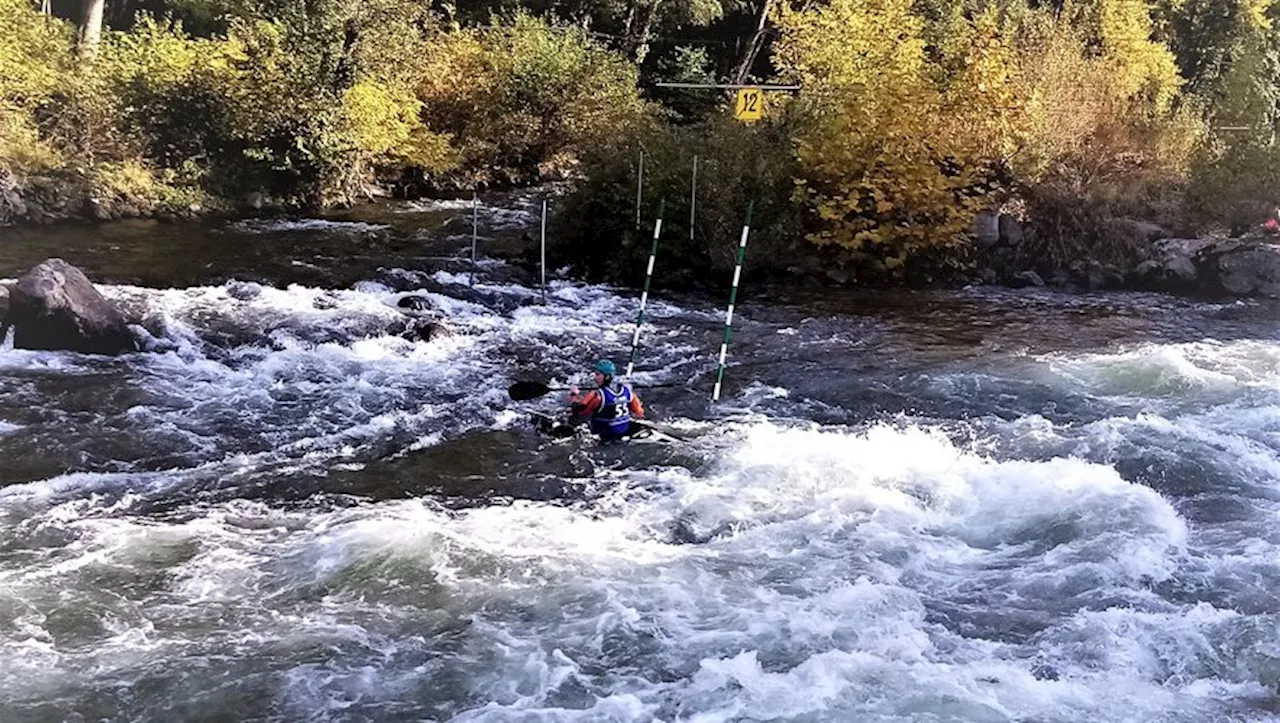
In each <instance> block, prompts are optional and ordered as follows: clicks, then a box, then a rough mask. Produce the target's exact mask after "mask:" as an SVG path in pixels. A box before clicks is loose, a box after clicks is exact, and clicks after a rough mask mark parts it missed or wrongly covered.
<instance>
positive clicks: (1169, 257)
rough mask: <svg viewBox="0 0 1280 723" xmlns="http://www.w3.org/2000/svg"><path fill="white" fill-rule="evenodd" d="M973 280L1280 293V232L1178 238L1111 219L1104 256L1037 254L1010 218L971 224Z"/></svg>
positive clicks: (1208, 294)
mask: <svg viewBox="0 0 1280 723" xmlns="http://www.w3.org/2000/svg"><path fill="white" fill-rule="evenodd" d="M975 226H976V229H975V238H976V240H977V242H978V249H979V250H978V265H977V271H976V272H975V278H974V280H975V281H976V282H978V283H984V284H996V285H1005V286H1013V287H1018V288H1021V287H1028V286H1049V287H1054V288H1061V289H1080V290H1089V291H1098V290H1132V291H1155V292H1163V293H1169V294H1177V295H1182V296H1195V297H1205V298H1224V297H1260V298H1280V237H1276V236H1270V235H1263V234H1254V235H1247V236H1242V237H1237V238H1230V237H1205V238H1176V237H1173V236H1172V235H1171V234H1170V233H1168V232H1167V231H1165V230H1164V229H1162V228H1161V227H1159V226H1156V225H1154V224H1150V223H1145V222H1141V221H1134V220H1130V219H1117V220H1116V222H1115V229H1114V230H1113V233H1114V236H1115V239H1116V240H1114V241H1113V243H1115V244H1117V245H1119V246H1121V247H1122V248H1121V250H1120V252H1119V253H1111V254H1108V256H1109V259H1108V261H1099V260H1096V259H1092V258H1089V259H1077V260H1074V261H1071V262H1069V263H1067V264H1066V265H1065V266H1057V267H1053V266H1049V265H1046V264H1045V263H1044V262H1043V261H1042V256H1041V255H1040V254H1039V253H1038V247H1037V246H1036V244H1035V240H1034V238H1033V237H1032V236H1031V234H1030V233H1029V232H1024V230H1023V228H1022V225H1021V224H1020V223H1019V222H1018V221H1017V220H1016V219H1013V218H1010V217H1007V216H1000V217H997V218H995V219H992V218H986V219H982V218H980V219H979V223H978V224H975Z"/></svg>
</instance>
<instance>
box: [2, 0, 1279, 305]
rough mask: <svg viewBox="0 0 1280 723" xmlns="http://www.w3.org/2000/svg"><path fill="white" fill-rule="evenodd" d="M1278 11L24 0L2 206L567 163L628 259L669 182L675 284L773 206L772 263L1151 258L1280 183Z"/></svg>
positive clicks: (516, 173)
mask: <svg viewBox="0 0 1280 723" xmlns="http://www.w3.org/2000/svg"><path fill="white" fill-rule="evenodd" d="M1277 17H1280V6H1273V5H1272V4H1271V3H1270V2H1267V1H1266V0H1227V1H1225V2H1224V1H1223V0H1214V1H1212V2H1209V1H1206V0H1156V1H1147V0H1087V1H1080V2H1078V1H1073V0H1068V1H1066V2H1048V3H1040V2H1029V1H1028V0H1001V1H993V2H983V1H980V0H826V1H824V2H775V1H773V0H669V1H667V2H658V1H657V0H576V1H574V2H567V1H565V0H540V1H538V2H533V1H532V0H523V1H511V0H495V1H493V2H467V3H462V4H449V3H434V4H433V3H429V2H417V1H414V0H360V1H358V0H278V1H272V2H268V1H267V0H105V2H104V0H84V2H79V1H77V2H67V3H60V2H53V3H48V2H46V3H38V2H33V1H31V0H0V223H3V222H9V223H12V222H24V221H39V220H42V219H56V218H65V217H69V216H77V215H85V214H89V215H93V216H96V217H98V218H116V217H123V216H147V215H165V214H191V213H198V212H203V211H206V210H226V211H229V212H231V211H239V210H243V208H244V207H246V206H247V207H252V208H264V207H277V208H296V209H314V208H321V207H327V206H333V205H341V204H348V203H352V202H354V201H357V200H359V199H360V198H362V197H368V196H371V195H373V194H375V193H382V192H385V191H386V190H388V189H390V190H391V191H393V192H395V193H399V194H402V195H411V194H421V193H427V192H438V191H447V190H467V189H473V188H486V187H493V186H498V185H520V184H530V183H538V182H542V181H546V180H553V179H565V180H569V181H571V182H572V183H571V186H570V187H571V189H572V191H571V193H570V195H569V196H568V197H567V198H566V199H564V200H563V201H562V202H557V204H555V205H556V206H557V207H558V208H559V209H560V212H559V213H558V215H557V218H556V223H555V225H554V227H553V231H554V233H553V238H554V239H555V242H556V243H555V246H554V248H553V254H554V255H555V256H557V257H559V258H561V259H568V260H573V261H575V262H576V263H579V264H581V265H583V266H585V268H586V270H587V271H588V272H591V273H594V274H598V275H604V276H607V277H612V278H618V279H628V278H634V276H635V274H636V273H638V272H639V271H641V270H642V269H643V262H642V261H638V259H641V258H642V257H643V255H644V254H645V253H646V252H647V236H648V234H649V225H648V223H649V220H650V219H651V218H652V216H653V214H654V212H655V211H656V206H657V202H658V201H659V200H660V199H665V200H666V201H667V204H666V206H667V209H668V214H667V215H668V229H669V230H668V232H667V233H666V234H665V235H664V254H665V255H666V256H665V257H664V258H665V259H666V260H665V261H664V268H667V269H670V270H671V271H670V273H669V274H668V275H667V278H666V279H663V281H666V282H669V283H670V282H681V281H687V282H691V283H696V281H697V279H698V274H700V273H701V272H702V271H703V270H704V269H706V268H722V267H726V266H728V265H729V264H731V260H732V258H733V248H734V246H735V245H736V240H737V239H736V236H737V229H738V228H739V227H740V226H741V223H742V220H743V215H744V213H745V209H746V207H747V205H748V204H749V203H751V202H754V204H755V224H754V225H755V227H756V232H755V235H754V236H753V249H754V251H753V256H752V258H753V259H755V260H756V261H755V262H754V263H753V264H752V267H751V269H750V270H751V271H752V272H753V273H768V272H784V271H786V270H789V269H790V270H794V269H795V268H797V267H798V266H803V265H805V264H810V265H812V264H821V265H822V266H823V267H824V268H828V269H830V268H838V269H840V271H839V273H840V274H845V275H847V278H849V279H856V280H858V281H860V282H893V283H897V282H913V281H930V280H937V279H946V278H954V277H958V276H961V275H963V274H965V273H967V272H968V271H969V270H971V269H972V268H973V267H974V266H975V264H977V263H979V262H980V261H981V260H982V259H981V256H980V253H981V245H980V244H977V243H976V242H975V238H974V219H975V216H977V215H978V214H980V213H981V212H984V211H985V212H988V213H990V212H995V213H1003V214H1006V215H1008V216H1010V217H1012V218H1015V219H1018V220H1020V221H1021V223H1022V226H1023V227H1025V229H1026V235H1025V240H1023V241H1022V242H1021V243H1020V244H1019V245H1018V246H1017V248H1016V249H1014V250H1008V249H1006V252H1007V255H1008V256H1009V258H1007V259H1006V262H1007V263H1008V264H1010V265H1011V266H1012V267H1017V266H1019V265H1025V266H1028V267H1031V266H1040V267H1046V266H1048V267H1053V266H1066V265H1068V264H1070V263H1072V262H1073V261H1080V260H1084V259H1088V260H1093V261H1102V262H1107V263H1117V264H1120V263H1131V262H1133V261H1135V260H1136V259H1137V258H1138V257H1139V256H1141V255H1142V253H1143V251H1142V250H1141V249H1139V248H1136V246H1138V245H1139V244H1138V242H1137V241H1135V234H1134V233H1133V232H1132V228H1133V226H1134V225H1135V224H1138V225H1144V224H1145V225H1147V226H1152V225H1154V226H1156V227H1159V228H1162V229H1165V230H1167V231H1168V232H1169V233H1181V234H1184V235H1192V234H1207V233H1223V234H1239V233H1241V232H1244V231H1246V230H1248V229H1250V228H1253V227H1256V226H1257V224H1259V223H1261V222H1263V221H1265V220H1266V219H1267V217H1268V215H1269V214H1271V213H1273V212H1274V209H1275V208H1276V206H1277V204H1280V183H1277V181H1278V180H1280V179H1278V178H1277V176H1278V175H1280V172H1278V171H1277V168H1278V167H1280V150H1278V149H1277V146H1276V143H1275V141H1276V138H1275V128H1276V124H1277V112H1278V111H1277V109H1278V105H1277V103H1278V102H1280V93H1277V88H1280V26H1278V25H1277V23H1276V19H1277ZM663 80H667V81H698V82H739V83H740V82H758V81H759V82H765V81H767V82H774V81H776V82H790V83H799V84H801V85H802V86H803V87H802V89H801V90H800V91H799V92H797V93H794V94H770V95H769V96H768V99H767V100H768V106H767V108H768V109H767V112H766V116H765V119H764V120H762V121H760V122H758V123H755V124H752V125H743V124H741V123H738V122H735V121H733V120H731V119H729V118H727V117H726V107H727V105H728V104H729V99H728V97H727V96H726V95H725V94H723V93H719V92H716V91H697V90H673V89H663V88H660V87H657V86H656V85H655V82H657V81H663ZM641 148H644V149H645V152H646V154H647V161H646V174H645V199H646V201H645V205H644V208H643V209H642V210H643V214H642V215H643V217H644V219H645V223H643V224H641V227H640V228H637V225H636V223H635V207H634V204H635V182H636V171H637V169H636V160H637V156H638V153H639V150H640V149H641ZM695 155H697V156H698V157H699V159H700V164H701V170H700V178H701V179H702V181H701V183H700V187H699V197H698V210H699V212H698V215H697V221H696V224H697V227H696V228H694V229H693V233H692V234H691V233H690V230H689V229H688V228H687V227H686V226H685V224H687V223H688V221H687V219H688V217H689V214H688V206H687V204H688V202H689V201H688V196H689V193H688V184H689V176H690V170H691V163H692V159H693V157H694V156H695ZM1138 235H1141V234H1138ZM606 239H607V240H609V241H608V242H605V240H606ZM613 240H621V242H620V243H615V242H614V241H613ZM680 269H684V270H685V271H680Z"/></svg>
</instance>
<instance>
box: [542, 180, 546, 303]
mask: <svg viewBox="0 0 1280 723" xmlns="http://www.w3.org/2000/svg"><path fill="white" fill-rule="evenodd" d="M546 304H547V202H546V201H543V202H542V305H543V306H546Z"/></svg>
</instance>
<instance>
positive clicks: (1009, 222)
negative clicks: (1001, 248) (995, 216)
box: [997, 213, 1023, 246]
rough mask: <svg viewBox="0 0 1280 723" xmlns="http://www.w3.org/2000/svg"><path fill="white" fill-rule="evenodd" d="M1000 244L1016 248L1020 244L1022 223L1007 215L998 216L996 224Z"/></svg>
mask: <svg viewBox="0 0 1280 723" xmlns="http://www.w3.org/2000/svg"><path fill="white" fill-rule="evenodd" d="M997 229H998V236H999V239H1000V243H1002V244H1004V245H1006V246H1017V245H1018V244H1020V243H1022V239H1023V234H1022V223H1021V222H1020V221H1018V219H1016V218H1014V217H1013V216H1010V215H1009V214H1007V213H1002V214H1000V218H999V221H998V222H997Z"/></svg>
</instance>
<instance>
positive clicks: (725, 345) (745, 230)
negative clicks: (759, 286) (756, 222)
mask: <svg viewBox="0 0 1280 723" xmlns="http://www.w3.org/2000/svg"><path fill="white" fill-rule="evenodd" d="M755 207H756V202H755V201H752V202H751V204H750V205H748V206H747V222H746V223H745V224H743V225H742V240H741V241H739V242H738V263H737V265H736V266H734V269H733V290H732V291H730V292H729V310H728V311H727V312H726V313H725V317H724V341H722V342H720V368H719V369H718V370H717V371H716V387H715V390H714V391H713V392H712V393H711V401H713V402H718V401H720V384H721V382H723V381H724V360H725V356H726V355H727V354H728V351H729V330H730V328H731V327H732V326H733V305H734V304H735V303H737V301H738V282H739V281H741V280H742V261H743V259H745V258H746V256H747V236H748V235H750V233H751V212H752V211H754V210H755Z"/></svg>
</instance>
